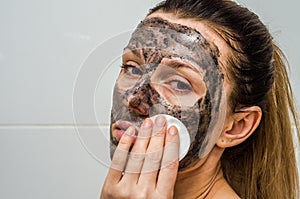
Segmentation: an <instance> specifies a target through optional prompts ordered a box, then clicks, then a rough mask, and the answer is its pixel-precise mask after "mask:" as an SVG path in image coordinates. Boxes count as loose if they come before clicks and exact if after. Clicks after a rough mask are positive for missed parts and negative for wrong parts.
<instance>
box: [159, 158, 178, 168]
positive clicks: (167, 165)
mask: <svg viewBox="0 0 300 199" xmlns="http://www.w3.org/2000/svg"><path fill="white" fill-rule="evenodd" d="M162 166H163V167H164V168H166V169H169V170H177V169H178V167H179V161H178V160H177V161H170V162H164V163H163V164H162Z"/></svg>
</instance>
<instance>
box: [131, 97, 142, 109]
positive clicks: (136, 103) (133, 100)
mask: <svg viewBox="0 0 300 199" xmlns="http://www.w3.org/2000/svg"><path fill="white" fill-rule="evenodd" d="M140 104H141V99H140V98H137V97H134V98H131V99H130V101H129V105H130V106H132V107H138V106H139V105H140Z"/></svg>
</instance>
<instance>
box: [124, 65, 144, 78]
mask: <svg viewBox="0 0 300 199" xmlns="http://www.w3.org/2000/svg"><path fill="white" fill-rule="evenodd" d="M122 68H123V70H124V71H125V73H126V74H128V75H133V76H136V75H138V76H141V75H143V72H142V71H141V70H140V69H139V68H137V67H136V66H133V65H128V64H124V65H122Z"/></svg>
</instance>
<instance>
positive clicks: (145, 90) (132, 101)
mask: <svg viewBox="0 0 300 199" xmlns="http://www.w3.org/2000/svg"><path fill="white" fill-rule="evenodd" d="M152 90H153V89H152V88H151V86H150V85H149V84H148V83H147V84H143V85H141V86H140V87H139V88H137V89H135V90H134V92H133V93H132V95H131V96H130V97H129V111H130V112H131V113H135V114H137V115H142V116H149V110H150V107H151V106H152V102H151V96H152V93H153V92H152Z"/></svg>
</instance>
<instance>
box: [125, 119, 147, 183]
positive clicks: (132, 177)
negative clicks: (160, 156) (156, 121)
mask: <svg viewBox="0 0 300 199" xmlns="http://www.w3.org/2000/svg"><path fill="white" fill-rule="evenodd" d="M152 128H153V124H152V120H151V119H150V118H147V119H146V120H145V121H144V122H143V124H142V126H141V128H140V130H139V133H138V137H137V139H136V141H135V143H134V145H133V147H132V150H131V152H130V155H129V158H128V161H127V165H126V169H125V175H124V176H123V178H122V180H126V181H128V182H135V183H136V182H137V181H138V178H139V175H140V172H141V170H142V167H143V163H144V158H145V153H146V150H147V147H148V144H149V140H150V137H151V133H152Z"/></svg>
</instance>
